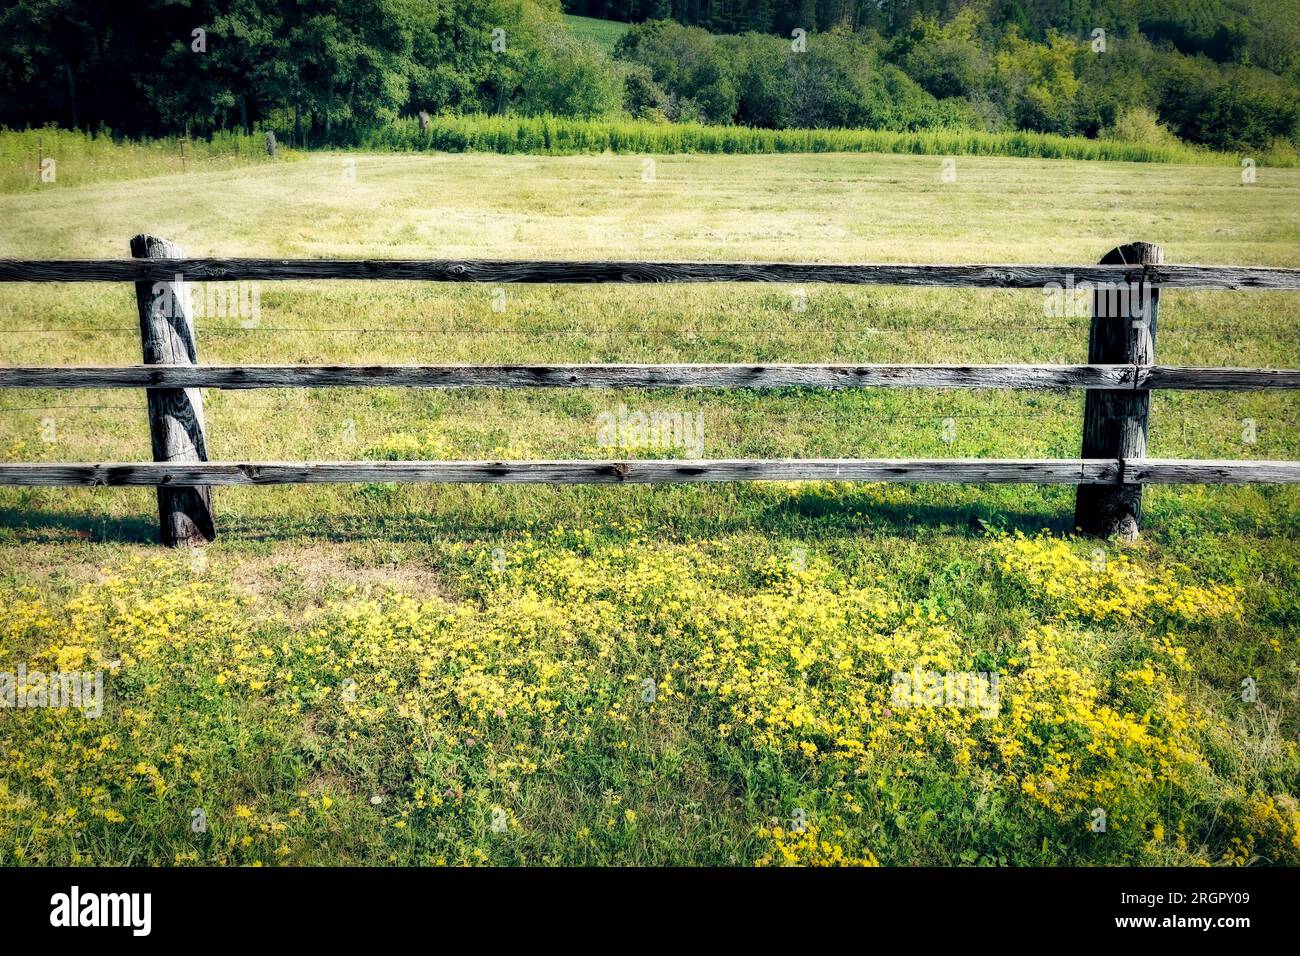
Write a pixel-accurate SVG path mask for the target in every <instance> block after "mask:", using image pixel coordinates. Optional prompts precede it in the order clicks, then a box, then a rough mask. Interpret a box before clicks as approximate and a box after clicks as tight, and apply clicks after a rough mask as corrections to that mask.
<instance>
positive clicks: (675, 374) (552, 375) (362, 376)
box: [0, 364, 1300, 390]
mask: <svg viewBox="0 0 1300 956" xmlns="http://www.w3.org/2000/svg"><path fill="white" fill-rule="evenodd" d="M368 385H374V386H393V387H410V388H831V389H835V388H1007V389H1070V388H1074V389H1078V388H1106V389H1134V388H1137V389H1182V390H1189V389H1200V390H1204V389H1230V390H1246V389H1253V390H1260V389H1294V388H1300V369H1259V368H1197V367H1193V366H1166V365H1146V366H1132V365H897V364H889V365H847V364H829V365H747V364H725V365H599V364H590V365H125V366H112V365H85V366H10V367H7V368H6V367H0V388H139V387H146V388H148V387H153V388H160V387H166V388H222V389H240V388H317V387H329V386H368Z"/></svg>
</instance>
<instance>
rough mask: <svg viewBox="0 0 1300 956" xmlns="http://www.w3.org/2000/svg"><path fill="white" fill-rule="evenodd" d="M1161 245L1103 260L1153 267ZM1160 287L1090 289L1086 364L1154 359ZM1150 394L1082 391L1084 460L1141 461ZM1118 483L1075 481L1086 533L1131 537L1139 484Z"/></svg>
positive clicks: (1137, 517)
mask: <svg viewBox="0 0 1300 956" xmlns="http://www.w3.org/2000/svg"><path fill="white" fill-rule="evenodd" d="M1163 261H1164V250H1163V249H1161V247H1160V246H1157V245H1154V244H1152V243H1149V242H1134V243H1130V244H1129V245H1125V246H1120V247H1119V248H1118V249H1112V250H1111V251H1110V252H1108V253H1106V255H1104V256H1103V257H1102V259H1101V264H1102V265H1124V264H1132V265H1142V266H1145V265H1159V264H1160V263H1161V262H1163ZM1159 307H1160V289H1159V288H1157V287H1153V286H1150V285H1148V284H1147V283H1146V282H1139V283H1138V284H1137V285H1133V284H1129V285H1127V286H1126V287H1121V286H1114V287H1111V288H1098V289H1096V290H1095V291H1094V292H1093V300H1092V328H1091V331H1090V333H1089V336H1088V361H1089V363H1091V364H1126V363H1131V364H1134V365H1150V364H1153V363H1154V362H1155V357H1156V318H1157V314H1158V312H1159ZM1150 407H1151V393H1150V392H1149V391H1147V390H1146V389H1124V390H1117V389H1089V390H1088V393H1087V395H1086V397H1085V399H1084V408H1083V455H1082V457H1084V458H1145V457H1146V453H1147V415H1148V412H1149V411H1150ZM1123 478H1124V474H1123V470H1122V469H1121V472H1120V483H1119V484H1114V485H1080V486H1079V489H1078V492H1077V493H1076V497H1075V505H1074V524H1075V527H1076V528H1078V529H1079V530H1081V531H1083V532H1084V533H1085V534H1096V535H1106V536H1110V535H1113V534H1118V535H1120V536H1121V537H1122V538H1123V539H1124V540H1125V541H1130V542H1131V541H1134V540H1136V539H1137V536H1138V526H1139V524H1140V522H1141V520H1142V486H1141V485H1140V484H1125V483H1124V482H1123Z"/></svg>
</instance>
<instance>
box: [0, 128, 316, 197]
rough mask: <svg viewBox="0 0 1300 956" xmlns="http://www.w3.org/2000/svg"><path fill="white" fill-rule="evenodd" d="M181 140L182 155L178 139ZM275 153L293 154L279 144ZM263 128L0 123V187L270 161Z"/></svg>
mask: <svg viewBox="0 0 1300 956" xmlns="http://www.w3.org/2000/svg"><path fill="white" fill-rule="evenodd" d="M182 142H184V160H183V161H182V156H181V144H182ZM278 152H279V158H280V159H295V158H298V156H299V154H295V153H294V152H293V151H292V150H286V149H285V147H284V145H283V144H281V145H280V147H279V150H278ZM42 158H51V159H53V160H54V166H53V176H54V179H53V181H52V182H46V181H42V179H41V176H40V170H41V160H42ZM270 161H271V157H269V156H268V155H267V154H266V137H265V134H264V133H253V134H252V135H248V136H245V135H244V134H243V133H234V132H228V131H226V132H218V133H214V134H213V135H212V137H211V138H209V139H189V138H186V137H179V136H164V137H161V138H158V139H143V140H131V139H124V138H120V137H114V136H113V135H112V134H111V133H109V132H100V133H92V132H87V131H81V130H67V129H59V128H57V127H54V126H48V127H45V128H44V129H28V130H4V129H0V192H5V193H13V192H23V191H25V190H36V189H50V188H53V187H55V186H81V185H85V184H86V183H94V182H105V181H108V180H118V179H137V178H140V177H144V176H164V175H167V174H168V173H183V172H201V171H209V170H215V169H223V168H228V167H234V166H245V165H248V164H250V163H263V162H270Z"/></svg>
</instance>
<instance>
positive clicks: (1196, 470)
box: [1124, 458, 1300, 485]
mask: <svg viewBox="0 0 1300 956" xmlns="http://www.w3.org/2000/svg"><path fill="white" fill-rule="evenodd" d="M1124 480H1125V481H1128V482H1133V483H1141V484H1146V485H1272V484H1295V483H1297V482H1300V461H1209V460H1204V459H1190V458H1144V459H1143V460H1141V461H1129V462H1125V463H1124Z"/></svg>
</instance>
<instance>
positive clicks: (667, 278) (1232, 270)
mask: <svg viewBox="0 0 1300 956" xmlns="http://www.w3.org/2000/svg"><path fill="white" fill-rule="evenodd" d="M178 275H179V276H181V277H182V279H183V280H185V281H193V282H202V281H231V280H249V281H252V280H292V279H388V280H408V281H426V282H531V283H624V282H626V283H651V282H825V283H837V284H842V285H898V286H948V287H954V288H991V289H1043V288H1050V287H1052V286H1053V285H1056V286H1059V287H1062V288H1066V287H1071V286H1073V287H1079V286H1084V285H1091V286H1121V285H1123V286H1133V285H1139V284H1141V285H1146V286H1149V287H1153V288H1165V289H1202V290H1216V289H1222V290H1250V289H1254V290H1274V291H1295V290H1300V269H1282V268H1266V267H1254V266H1198V265H1163V264H1145V265H1144V264H1141V263H1122V264H1119V265H903V264H882V265H848V264H830V263H793V262H784V263H782V262H774V263H763V262H631V261H586V262H576V261H575V262H569V261H540V260H539V261H528V260H501V259H196V258H174V259H163V258H157V259H0V282H173V281H175V280H176V277H177V276H178Z"/></svg>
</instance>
